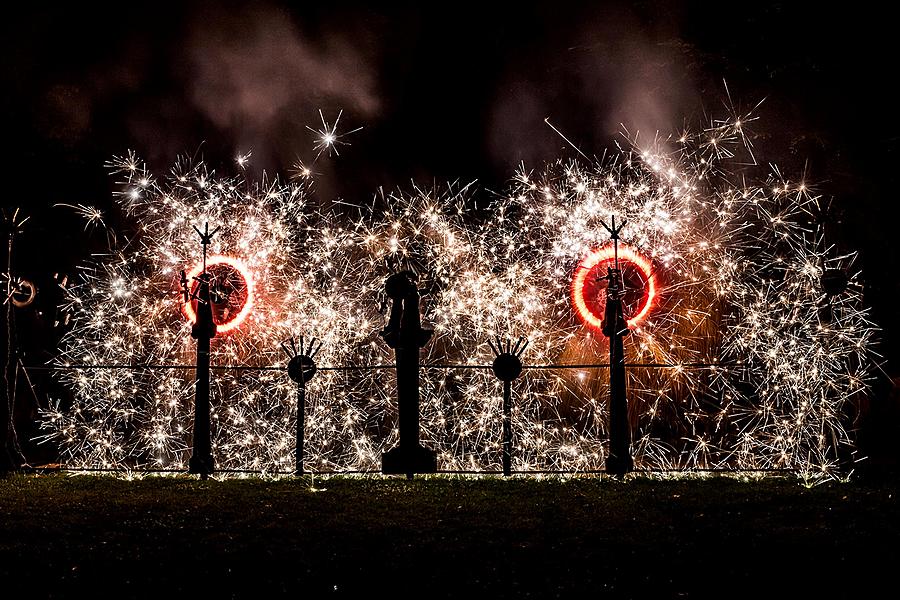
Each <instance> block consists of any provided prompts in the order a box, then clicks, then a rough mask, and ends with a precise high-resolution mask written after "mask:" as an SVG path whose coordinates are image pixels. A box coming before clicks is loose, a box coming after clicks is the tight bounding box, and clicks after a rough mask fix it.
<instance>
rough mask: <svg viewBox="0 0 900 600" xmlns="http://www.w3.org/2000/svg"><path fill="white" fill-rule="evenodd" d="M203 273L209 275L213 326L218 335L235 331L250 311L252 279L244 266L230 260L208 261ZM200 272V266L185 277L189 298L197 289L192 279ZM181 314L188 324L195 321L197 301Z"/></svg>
mask: <svg viewBox="0 0 900 600" xmlns="http://www.w3.org/2000/svg"><path fill="white" fill-rule="evenodd" d="M206 270H207V271H208V272H209V273H210V274H211V275H212V284H211V290H210V292H211V296H212V307H213V322H214V323H215V324H216V328H217V329H216V331H217V332H218V333H227V332H229V331H232V330H234V329H236V328H238V327H239V326H240V325H241V323H243V322H244V319H246V318H247V315H248V314H250V310H251V309H252V308H253V278H252V277H251V275H250V271H249V270H248V269H247V267H246V265H244V263H242V262H241V261H239V260H238V259H236V258H232V257H230V256H211V257H209V258H208V259H207V260H206ZM202 271H203V264H202V263H201V264H197V265H195V266H194V268H193V269H191V271H190V272H189V273H188V274H187V278H188V281H190V282H191V296H192V297H193V296H194V295H195V294H196V292H197V286H198V282H197V281H196V280H195V279H194V278H195V277H197V276H199V275H200V273H201V272H202ZM182 310H183V312H184V315H185V317H187V319H188V320H189V321H191V322H192V323H193V322H194V321H196V320H197V300H191V301H190V302H187V303H186V304H184V306H183V308H182Z"/></svg>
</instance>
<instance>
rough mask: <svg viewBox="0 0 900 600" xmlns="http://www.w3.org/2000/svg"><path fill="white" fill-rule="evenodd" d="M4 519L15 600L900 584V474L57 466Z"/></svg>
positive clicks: (9, 489)
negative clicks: (69, 470) (377, 472)
mask: <svg viewBox="0 0 900 600" xmlns="http://www.w3.org/2000/svg"><path fill="white" fill-rule="evenodd" d="M0 515H2V519H0V596H2V597H4V598H10V599H12V598H19V597H24V598H46V597H79V598H93V597H98V596H99V597H108V596H113V597H116V598H130V597H150V596H153V597H157V598H166V597H172V596H175V597H178V596H185V595H188V594H194V593H197V594H199V596H198V597H202V598H207V597H254V598H255V597H258V598H267V597H272V596H291V597H297V598H307V597H309V598H315V597H323V596H327V597H340V596H343V597H368V598H381V597H385V595H384V593H385V592H388V593H391V595H392V596H394V597H421V598H445V597H464V596H466V595H467V596H471V597H472V598H473V599H475V598H482V597H483V598H517V597H538V598H543V597H560V598H579V597H587V596H588V595H590V596H591V597H594V598H599V597H637V598H642V597H649V596H651V595H652V596H654V597H663V598H669V597H673V598H677V597H716V598H735V597H741V598H743V597H761V598H762V597H765V598H773V597H774V598H780V597H788V596H792V597H796V598H807V597H810V596H811V595H812V594H816V595H818V596H819V597H821V598H835V597H853V598H859V597H869V596H870V595H872V597H875V596H874V594H875V592H876V590H878V589H879V588H881V587H883V586H887V587H886V589H885V591H884V592H883V593H881V594H878V597H893V596H895V595H896V594H897V593H898V591H897V587H898V580H897V572H898V569H900V548H898V543H900V507H898V502H897V486H896V483H894V482H892V483H878V484H866V485H864V484H860V483H836V482H835V483H826V484H822V485H818V486H815V487H812V488H807V487H804V486H803V485H802V484H801V482H799V481H798V480H796V479H791V478H778V477H769V478H765V479H761V480H750V481H742V480H739V479H735V478H730V477H709V478H694V479H678V480H673V479H669V480H659V479H653V478H648V477H633V478H628V479H626V480H625V481H618V480H614V479H609V478H606V477H599V476H595V477H576V478H567V479H561V478H542V479H535V478H514V479H512V480H508V481H507V480H503V479H502V478H499V477H478V478H474V477H450V476H433V477H427V478H426V477H421V478H417V479H415V480H414V481H406V480H405V479H403V478H382V477H330V478H316V479H315V480H314V481H312V482H311V480H310V479H309V478H308V477H307V478H304V479H293V478H285V479H280V480H264V479H257V478H250V479H227V480H224V481H216V480H210V481H199V480H197V479H195V478H192V477H188V476H175V477H147V478H144V479H142V480H138V481H124V480H121V479H116V478H113V477H103V476H86V475H79V476H71V475H66V474H59V473H57V474H53V475H37V476H34V475H14V476H10V477H7V478H4V479H0ZM4 590H7V591H10V592H13V593H12V594H10V595H7V594H6V593H2V592H3V591H4ZM394 592H395V593H394ZM413 594H414V596H413Z"/></svg>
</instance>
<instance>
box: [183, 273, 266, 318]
mask: <svg viewBox="0 0 900 600" xmlns="http://www.w3.org/2000/svg"><path fill="white" fill-rule="evenodd" d="M216 265H228V266H229V267H231V268H233V269H234V270H235V271H237V272H238V274H240V276H241V277H242V278H243V280H244V284H245V285H246V286H247V298H246V300H244V305H243V306H242V307H241V310H240V311H238V313H237V315H235V316H234V317H232V318H231V319H229V320H228V321H226V322H224V323H216V333H228V332H229V331H232V330H234V329H236V328H238V327H240V325H241V323H243V322H244V319H246V318H247V315H249V314H250V310H251V309H252V308H253V277H251V276H250V270H249V269H248V268H247V265H245V264H244V263H242V262H241V261H240V260H238V259H236V258H232V257H230V256H210V257H208V258H207V259H206V268H207V269H209V268H210V267H214V266H216ZM202 272H203V263H199V264H197V265H195V266H194V268H192V269H191V270H190V271H189V272H188V274H187V280H188V285H190V286H192V289H193V285H194V278H195V277H199V276H200V273H202ZM181 309H182V312H183V313H184V316H185V317H187V319H188V321H190V322H191V323H195V322H196V321H197V313H196V312H195V311H194V307H193V306H192V302H190V301H189V302H186V303H185V304H184V305H183V306H182V308H181Z"/></svg>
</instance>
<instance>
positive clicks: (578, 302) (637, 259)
mask: <svg viewBox="0 0 900 600" xmlns="http://www.w3.org/2000/svg"><path fill="white" fill-rule="evenodd" d="M614 264H615V255H614V250H613V247H612V246H605V247H603V248H600V249H598V250H594V251H593V252H591V253H590V254H588V255H587V256H586V257H585V258H584V259H583V260H582V261H581V263H579V265H578V267H577V268H576V269H575V276H574V278H573V280H572V306H573V307H574V308H575V312H576V313H577V315H578V317H579V318H580V319H581V320H582V321H584V323H585V324H586V325H587V326H589V327H591V328H592V329H596V330H598V331H599V330H600V329H601V328H602V324H603V313H604V309H605V307H606V287H607V284H608V282H607V280H606V279H605V277H606V274H607V269H608V268H612V267H613V266H614ZM619 266H620V268H621V270H622V279H623V280H624V283H625V296H624V297H623V305H624V312H625V318H626V319H627V320H628V326H629V327H634V326H636V325H639V324H640V323H641V321H642V320H643V319H644V317H646V316H647V314H648V313H649V312H650V310H651V309H652V308H653V305H654V302H655V301H656V295H657V290H656V278H655V276H654V272H653V268H652V265H651V263H650V261H649V260H647V259H646V258H644V257H643V256H641V255H640V254H638V253H637V252H636V251H635V250H633V249H632V248H631V247H629V246H625V245H620V246H619Z"/></svg>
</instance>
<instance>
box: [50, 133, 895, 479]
mask: <svg viewBox="0 0 900 600" xmlns="http://www.w3.org/2000/svg"><path fill="white" fill-rule="evenodd" d="M747 121H748V118H747V117H744V118H743V119H738V118H732V119H728V120H725V121H718V122H714V123H713V124H712V125H710V126H709V127H707V128H705V129H702V130H700V131H697V132H696V133H685V134H681V135H678V136H673V137H671V138H669V139H665V140H657V141H655V142H654V143H653V144H651V145H650V147H642V146H641V145H640V144H638V143H637V142H632V143H631V144H630V145H629V146H628V147H626V148H625V149H619V150H617V151H616V152H615V153H612V154H607V155H604V157H603V158H602V159H599V160H595V161H569V162H566V161H558V162H555V163H552V164H549V165H545V166H544V167H543V168H540V169H538V170H535V171H531V170H528V169H527V168H525V167H523V168H521V169H520V170H519V172H517V173H516V174H515V177H514V178H513V180H512V182H511V184H510V186H509V188H508V190H507V193H505V194H504V195H503V196H502V197H499V198H495V197H493V196H491V197H490V199H485V198H482V197H480V196H479V195H478V192H477V191H473V190H472V189H470V188H469V187H459V186H453V185H449V186H446V188H443V189H421V188H414V189H413V190H412V191H411V192H410V193H403V192H396V193H393V194H390V195H387V196H383V195H376V196H375V197H374V198H373V199H372V200H371V201H368V202H359V203H358V205H355V206H350V205H348V204H346V203H337V202H335V203H333V204H331V205H329V206H324V207H323V206H322V205H321V204H317V203H314V202H312V200H311V194H310V192H309V189H308V185H309V183H310V179H309V177H305V176H298V177H297V178H296V179H295V180H280V179H269V178H266V177H263V178H262V179H261V180H260V181H256V182H252V181H247V180H244V179H242V178H231V177H221V176H218V175H217V174H216V173H214V172H212V171H210V170H209V169H208V167H207V166H206V165H205V164H203V163H188V162H179V163H178V164H177V165H176V166H175V167H174V168H173V169H172V171H171V173H170V174H169V175H167V176H165V177H160V178H157V177H156V176H154V175H153V174H151V173H150V172H148V171H147V169H146V168H145V166H144V165H143V163H142V162H141V161H140V160H139V159H138V158H137V157H136V156H135V155H131V154H129V155H128V156H126V157H123V158H117V159H115V160H114V161H112V162H111V169H112V171H113V173H114V175H115V177H116V178H117V181H118V182H119V185H120V187H119V192H118V202H119V205H120V207H121V209H122V210H123V212H124V214H125V215H127V217H128V219H129V220H130V222H131V223H133V234H132V235H130V236H129V237H128V238H127V242H124V243H121V244H119V245H115V246H114V247H111V248H110V252H109V254H108V255H107V256H104V257H102V258H100V259H98V260H96V261H95V262H93V263H91V264H89V265H87V266H86V267H85V268H84V269H83V270H82V271H81V273H80V278H79V282H78V283H77V284H76V285H73V286H70V287H69V289H68V292H67V293H68V298H67V301H66V305H65V307H64V309H65V310H67V311H69V312H70V313H71V323H72V325H71V329H70V330H69V331H68V332H67V334H66V335H65V337H64V339H63V341H62V348H61V352H60V355H59V358H58V359H57V361H56V366H57V367H59V369H58V370H57V371H56V372H57V373H58V376H59V378H60V379H61V380H62V381H63V382H64V383H65V384H66V386H67V388H68V389H70V390H71V393H72V397H71V398H61V399H58V401H57V402H56V405H55V406H54V407H53V408H51V409H50V410H48V411H46V412H45V413H44V414H43V415H42V427H43V428H44V434H45V435H44V438H45V439H47V440H52V441H54V442H56V443H57V444H58V445H59V447H60V449H61V453H62V455H63V460H64V462H65V463H66V464H67V465H68V466H70V467H82V468H123V469H142V468H146V469H185V468H186V465H187V461H188V458H189V455H190V445H191V444H190V435H191V414H192V402H193V382H194V373H193V370H192V369H190V368H188V367H190V366H191V365H192V356H193V343H192V339H191V337H190V326H191V319H192V318H193V314H194V313H193V309H192V307H191V305H190V304H189V303H188V304H185V303H184V301H183V298H182V296H181V293H180V287H179V277H180V273H181V271H182V270H185V271H187V272H191V270H192V269H196V265H197V264H199V263H200V261H201V260H202V256H201V248H200V246H199V245H198V244H197V243H196V239H195V236H194V232H193V229H192V227H191V226H192V225H195V224H202V223H204V222H209V223H210V225H211V226H221V230H220V232H219V233H218V234H217V236H216V238H215V240H214V241H213V243H212V245H211V246H210V253H211V256H214V257H215V258H214V259H213V260H212V261H211V262H210V265H213V266H212V268H211V272H212V274H213V275H214V277H216V278H217V280H221V281H220V282H219V283H220V287H224V288H227V290H226V291H227V292H229V293H227V294H226V297H227V300H226V301H225V302H224V303H223V304H222V305H221V306H217V307H216V310H217V311H218V312H217V317H216V318H217V319H218V320H217V322H218V323H219V324H220V330H219V331H220V335H219V336H217V337H216V339H214V340H213V348H212V364H213V366H214V372H213V373H214V374H213V378H212V382H211V395H212V402H213V405H212V423H213V425H212V426H213V432H212V435H213V454H214V456H215V462H216V464H217V466H218V467H219V468H222V469H250V470H260V471H268V472H271V471H284V472H292V471H293V467H294V465H293V458H294V442H295V440H294V427H295V423H296V418H297V417H296V415H297V407H296V393H295V387H294V386H295V384H294V383H293V382H292V381H291V380H290V379H289V378H288V377H287V375H286V374H285V373H284V372H283V370H282V369H281V367H284V366H285V365H286V359H285V357H284V356H283V355H282V354H281V350H280V343H281V342H282V341H283V340H285V339H287V338H289V337H291V336H293V335H298V334H303V335H308V336H315V337H316V338H318V339H320V340H321V342H322V348H321V352H320V354H319V355H318V357H317V362H318V364H319V365H320V371H319V374H318V375H317V377H316V378H315V379H314V380H312V381H311V382H310V383H309V385H308V388H307V392H306V396H307V407H306V442H305V449H306V455H307V463H306V468H307V469H308V470H319V471H344V470H372V471H377V470H379V469H380V464H381V454H382V452H384V451H385V450H387V449H390V448H392V447H393V446H394V445H395V444H396V442H397V435H398V431H397V407H396V405H395V401H394V393H393V392H394V387H395V374H394V372H393V370H392V369H390V368H380V367H381V366H384V365H389V364H390V363H391V359H390V349H389V348H387V347H386V346H385V345H384V344H383V342H382V341H381V339H380V338H379V336H378V332H379V331H380V330H381V328H382V327H383V326H384V323H385V320H386V313H385V308H386V305H387V300H386V298H385V297H384V296H383V284H384V280H385V277H386V276H387V275H389V274H390V273H392V272H396V271H398V270H401V269H411V270H414V271H415V272H416V273H417V274H418V276H419V285H420V287H421V288H422V290H423V297H422V308H423V320H424V321H425V322H426V323H427V324H428V325H429V326H430V327H433V328H434V331H435V334H434V338H433V339H432V341H431V342H430V343H429V344H428V345H427V346H426V348H424V350H423V356H422V364H423V376H422V402H421V425H422V441H423V443H424V444H426V445H427V446H429V447H431V448H434V449H436V450H437V455H438V468H439V469H441V470H467V471H468V470H473V471H481V470H491V471H496V470H499V468H500V463H501V454H502V452H501V424H502V383H501V382H500V381H498V380H497V379H496V378H495V377H494V375H493V374H492V372H491V370H490V364H491V361H492V359H493V353H492V351H491V349H490V347H489V344H488V341H489V339H493V338H494V337H495V336H496V335H498V334H499V335H500V336H502V337H504V338H513V339H515V338H518V337H519V336H524V337H526V338H527V339H528V340H529V342H530V343H529V345H528V349H527V351H526V352H525V354H524V355H523V356H522V361H523V363H524V365H525V372H524V373H523V375H522V377H520V378H519V379H518V380H516V382H515V383H514V386H513V408H512V431H513V450H512V461H513V465H512V467H513V470H514V471H536V470H565V471H584V470H595V469H602V468H603V464H604V460H605V457H606V453H607V451H608V429H607V412H608V404H607V398H608V384H609V374H608V370H607V369H606V368H605V366H604V363H605V362H606V353H605V349H606V342H605V338H604V337H603V336H602V335H601V334H600V333H599V331H598V324H597V322H596V321H597V318H598V315H602V314H603V307H602V298H603V290H602V289H601V286H602V282H599V281H598V277H597V273H599V270H605V267H606V265H607V263H608V260H609V254H608V252H609V247H610V244H609V235H608V233H607V231H606V230H605V229H604V228H603V227H602V225H601V221H602V220H603V219H608V218H609V216H610V215H617V216H618V217H621V218H623V219H627V220H628V227H626V229H625V230H623V232H622V234H621V237H622V243H623V244H624V246H625V247H624V248H623V250H622V254H621V255H620V256H621V258H622V259H624V262H623V264H624V272H623V275H624V278H625V283H626V287H627V288H628V292H627V293H626V296H625V298H624V302H625V305H626V310H627V311H628V314H626V317H627V318H628V319H629V325H630V327H631V329H632V333H631V334H630V336H629V337H628V338H627V339H626V361H627V363H628V365H629V368H628V400H629V420H630V423H631V427H632V432H633V434H632V435H633V439H634V442H633V452H634V459H635V467H636V468H637V469H641V468H644V469H656V468H659V469H698V468H727V469H782V468H784V469H794V470H797V471H799V472H801V473H803V474H805V475H818V474H825V475H829V474H832V473H833V472H834V470H835V469H836V468H837V467H838V466H839V465H841V463H842V462H845V461H846V460H848V457H850V456H852V453H853V451H854V443H853V440H852V436H851V435H850V433H849V431H848V430H849V428H850V427H851V425H852V418H851V417H852V409H853V405H854V401H855V399H857V398H858V397H859V396H860V395H862V394H864V393H865V392H866V389H867V380H868V378H869V374H870V372H871V369H872V368H873V363H872V343H873V337H874V335H875V333H876V332H877V328H876V327H875V326H874V325H873V324H872V323H871V322H870V321H869V319H868V311H867V308H866V306H865V304H864V302H863V298H862V286H861V285H860V284H859V281H858V273H856V272H855V271H854V267H853V262H854V255H853V254H839V253H837V252H836V250H835V247H834V245H833V244H832V242H833V240H829V239H827V238H826V237H825V234H824V232H823V231H822V228H821V226H820V224H819V223H820V219H819V217H820V215H821V212H822V209H823V207H822V200H821V198H820V197H819V196H817V195H816V194H814V193H812V192H811V191H810V189H808V187H807V185H806V184H805V183H804V182H802V181H790V180H787V179H785V178H783V177H781V176H780V175H779V174H778V173H777V171H775V172H773V173H772V174H770V175H768V176H764V177H763V178H761V179H760V180H759V182H758V183H755V184H754V183H748V178H747V177H746V174H745V173H743V172H741V173H737V172H731V170H730V169H732V168H734V169H736V168H737V167H732V165H737V164H738V161H737V160H736V156H737V155H738V154H740V153H747V154H749V153H750V146H749V143H748V141H747V140H746V139H745V137H744V128H745V127H746V123H747ZM485 196H486V195H485ZM85 216H86V217H87V218H89V219H95V220H98V221H99V218H100V217H99V216H98V215H97V213H96V212H91V211H89V210H85ZM110 239H113V240H122V239H125V238H124V237H123V236H122V235H121V233H120V232H117V235H116V236H110ZM215 269H218V271H216V270H215ZM595 271H596V272H595ZM147 365H154V366H155V367H149V368H148V367H146V366H147ZM126 367H129V368H126ZM130 367H136V368H130ZM179 367H184V368H179ZM271 367H278V368H271Z"/></svg>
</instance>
